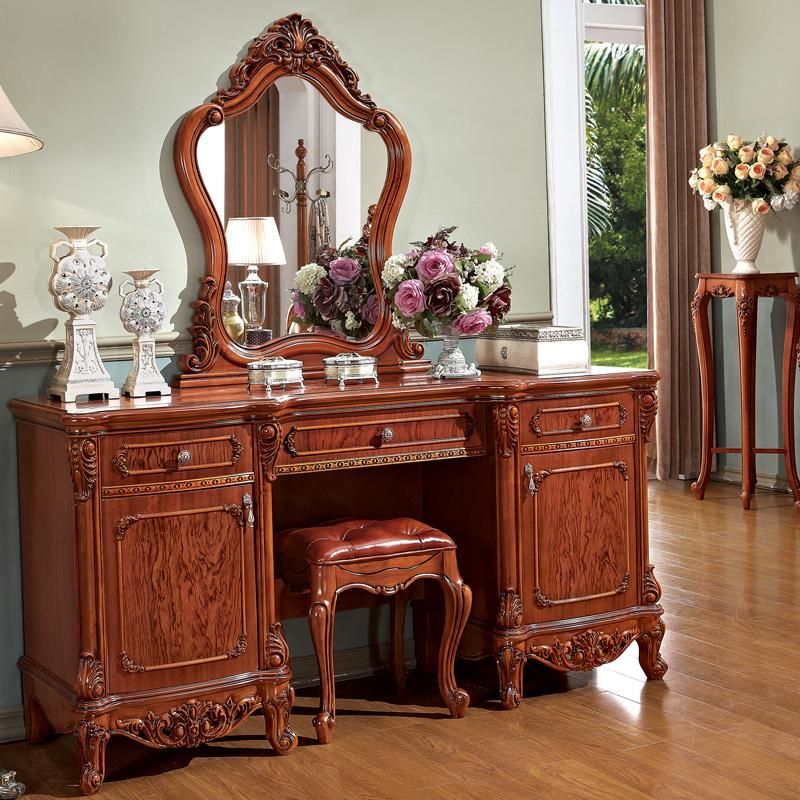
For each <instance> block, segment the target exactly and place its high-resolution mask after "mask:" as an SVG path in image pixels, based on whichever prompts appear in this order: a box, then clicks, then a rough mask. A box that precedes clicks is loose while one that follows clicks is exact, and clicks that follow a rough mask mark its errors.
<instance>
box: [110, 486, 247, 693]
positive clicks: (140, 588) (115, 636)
mask: <svg viewBox="0 0 800 800" xmlns="http://www.w3.org/2000/svg"><path fill="white" fill-rule="evenodd" d="M252 491H253V490H252V485H251V484H241V485H238V486H232V487H228V488H224V489H214V490H204V491H188V492H172V493H169V492H166V493H162V494H153V495H150V496H147V497H143V496H141V495H138V496H134V497H129V498H125V499H113V500H105V501H104V502H103V533H104V537H103V538H104V542H103V553H104V559H105V569H104V580H105V587H106V625H107V637H106V638H107V642H108V653H107V656H106V658H107V664H108V665H109V669H108V672H109V683H110V687H109V688H110V691H112V692H113V691H125V690H135V689H146V688H155V687H160V686H170V685H174V684H183V683H190V682H193V681H197V680H210V679H214V678H218V677H224V676H226V675H231V674H236V673H239V672H248V671H251V670H255V669H257V668H258V657H257V647H256V602H255V594H256V589H255V566H254V544H253V542H254V536H253V530H254V523H255V518H254V515H253V501H252ZM232 662H235V663H232Z"/></svg>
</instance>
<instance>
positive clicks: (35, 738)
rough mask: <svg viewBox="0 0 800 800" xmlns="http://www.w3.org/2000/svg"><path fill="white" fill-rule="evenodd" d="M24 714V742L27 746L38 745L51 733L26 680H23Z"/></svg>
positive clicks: (48, 724) (48, 723) (50, 728)
mask: <svg viewBox="0 0 800 800" xmlns="http://www.w3.org/2000/svg"><path fill="white" fill-rule="evenodd" d="M23 694H24V698H25V699H24V704H23V708H24V712H25V740H26V741H27V742H28V744H40V743H41V742H43V741H44V740H45V739H47V738H48V737H49V736H50V735H51V734H52V733H53V727H52V725H50V722H49V721H48V719H47V717H46V716H45V713H44V711H42V706H41V704H40V703H39V700H38V699H37V698H36V695H35V694H33V691H32V688H31V686H30V683H29V681H28V679H27V678H26V679H25V680H23Z"/></svg>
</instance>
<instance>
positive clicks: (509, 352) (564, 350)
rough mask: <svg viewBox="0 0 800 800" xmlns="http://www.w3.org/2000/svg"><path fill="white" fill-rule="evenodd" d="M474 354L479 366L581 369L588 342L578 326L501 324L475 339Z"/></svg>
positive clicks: (523, 369) (545, 371) (534, 370)
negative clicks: (493, 330) (493, 331)
mask: <svg viewBox="0 0 800 800" xmlns="http://www.w3.org/2000/svg"><path fill="white" fill-rule="evenodd" d="M475 358H476V360H477V361H478V363H479V364H480V366H481V368H482V369H502V370H509V371H512V372H531V373H534V374H536V375H555V374H559V373H561V374H563V373H565V372H566V373H574V372H584V371H586V370H587V369H588V367H589V345H588V344H587V342H586V336H585V335H584V333H583V329H582V328H569V327H564V326H559V325H533V324H530V323H528V324H511V325H501V326H500V327H499V328H498V330H497V331H496V332H495V333H491V334H485V335H484V334H482V335H481V336H479V337H478V338H477V339H476V340H475Z"/></svg>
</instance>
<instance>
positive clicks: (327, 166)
mask: <svg viewBox="0 0 800 800" xmlns="http://www.w3.org/2000/svg"><path fill="white" fill-rule="evenodd" d="M294 154H295V156H297V171H296V172H295V171H292V170H290V169H288V168H287V167H284V166H282V165H281V162H280V159H279V158H277V157H276V156H275V154H274V153H270V154H269V155H268V156H267V164H268V165H269V166H270V167H271V168H272V169H274V170H275V171H276V172H277V173H278V175H279V176H280V175H283V174H284V173H286V174H287V175H290V176H291V177H292V180H293V181H294V192H292V193H291V194H290V193H289V192H287V191H286V190H285V189H280V188H278V189H275V190H274V191H273V193H272V194H273V196H274V197H276V198H278V199H279V200H280V203H281V206H282V208H283V212H284V213H285V214H290V213H291V211H292V206H293V205H297V262H298V266H302V265H303V264H307V263H308V262H309V261H310V258H309V251H310V252H311V253H314V254H316V253H317V252H318V251H319V250H321V249H322V248H324V247H330V246H331V227H330V217H329V215H328V198H330V196H331V194H330V192H329V191H328V190H327V189H319V190H317V196H316V197H313V198H310V197H309V195H308V181H309V179H310V178H311V176H312V175H314V174H316V173H318V174H320V175H325V174H327V173H329V172H330V171H331V170H332V169H333V159H332V158H331V157H330V156H329V155H326V156H325V161H324V163H323V164H322V165H320V166H318V167H314V168H313V169H311V170H309V171H308V172H306V155H307V154H308V150H307V149H306V146H305V141H304V140H303V139H298V140H297V148H296V149H295V151H294ZM309 203H310V204H311V212H310V214H309V211H308V206H309ZM309 217H310V218H311V234H310V235H309Z"/></svg>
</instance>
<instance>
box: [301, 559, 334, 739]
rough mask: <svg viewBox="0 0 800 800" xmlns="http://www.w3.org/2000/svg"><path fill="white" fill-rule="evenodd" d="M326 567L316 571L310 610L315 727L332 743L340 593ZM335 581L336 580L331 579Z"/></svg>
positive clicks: (318, 732) (318, 737)
mask: <svg viewBox="0 0 800 800" xmlns="http://www.w3.org/2000/svg"><path fill="white" fill-rule="evenodd" d="M326 569H330V568H325V567H320V568H318V570H317V572H316V573H312V578H311V581H312V586H311V594H312V598H313V602H312V605H311V608H310V609H309V611H308V624H309V627H310V628H311V639H312V641H313V642H314V652H315V653H316V655H317V665H318V667H319V681H320V684H319V688H320V699H319V713H318V714H317V716H316V717H314V730H315V731H316V732H317V739H318V740H319V742H320V744H328V743H329V742H330V740H331V738H332V736H333V726H334V725H335V724H336V686H335V681H334V675H335V673H334V668H333V617H334V614H335V612H336V595H335V594H333V591H331V590H329V589H328V588H327V584H328V581H327V580H326V578H327V577H328V573H327V572H326ZM331 583H333V581H331Z"/></svg>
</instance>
